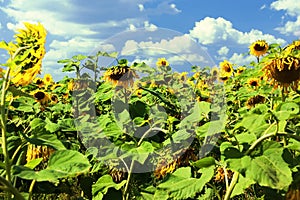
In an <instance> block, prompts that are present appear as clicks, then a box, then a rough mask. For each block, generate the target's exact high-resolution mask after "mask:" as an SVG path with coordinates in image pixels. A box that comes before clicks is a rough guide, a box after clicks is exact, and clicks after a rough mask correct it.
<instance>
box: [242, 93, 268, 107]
mask: <svg viewBox="0 0 300 200" xmlns="http://www.w3.org/2000/svg"><path fill="white" fill-rule="evenodd" d="M265 100H266V98H265V97H264V96H261V95H256V96H254V97H251V98H249V99H248V100H247V102H246V106H247V107H248V108H249V109H250V108H252V107H255V106H256V105H257V104H260V103H265Z"/></svg>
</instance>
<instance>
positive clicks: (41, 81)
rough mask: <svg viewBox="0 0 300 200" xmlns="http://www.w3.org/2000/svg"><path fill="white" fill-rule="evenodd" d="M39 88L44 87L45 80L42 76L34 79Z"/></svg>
mask: <svg viewBox="0 0 300 200" xmlns="http://www.w3.org/2000/svg"><path fill="white" fill-rule="evenodd" d="M33 82H34V83H35V84H36V85H37V86H38V87H39V88H42V87H44V85H45V84H44V81H43V79H41V78H35V79H34V81H33Z"/></svg>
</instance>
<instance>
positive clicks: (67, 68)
mask: <svg viewBox="0 0 300 200" xmlns="http://www.w3.org/2000/svg"><path fill="white" fill-rule="evenodd" d="M72 71H75V65H74V64H73V63H68V64H66V65H64V67H63V69H62V72H72Z"/></svg>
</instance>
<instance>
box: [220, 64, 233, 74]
mask: <svg viewBox="0 0 300 200" xmlns="http://www.w3.org/2000/svg"><path fill="white" fill-rule="evenodd" d="M220 73H221V74H222V76H228V77H230V76H231V75H232V73H233V67H232V63H230V62H229V61H227V60H224V61H223V62H221V63H220Z"/></svg>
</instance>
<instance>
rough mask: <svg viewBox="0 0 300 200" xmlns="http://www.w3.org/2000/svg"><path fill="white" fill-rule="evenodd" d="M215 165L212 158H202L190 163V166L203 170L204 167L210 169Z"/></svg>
mask: <svg viewBox="0 0 300 200" xmlns="http://www.w3.org/2000/svg"><path fill="white" fill-rule="evenodd" d="M215 164H216V160H215V159H214V158H213V157H206V158H202V159H200V160H197V161H196V162H193V163H192V166H194V167H197V168H200V169H201V168H205V167H210V166H212V165H213V166H214V165H215Z"/></svg>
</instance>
